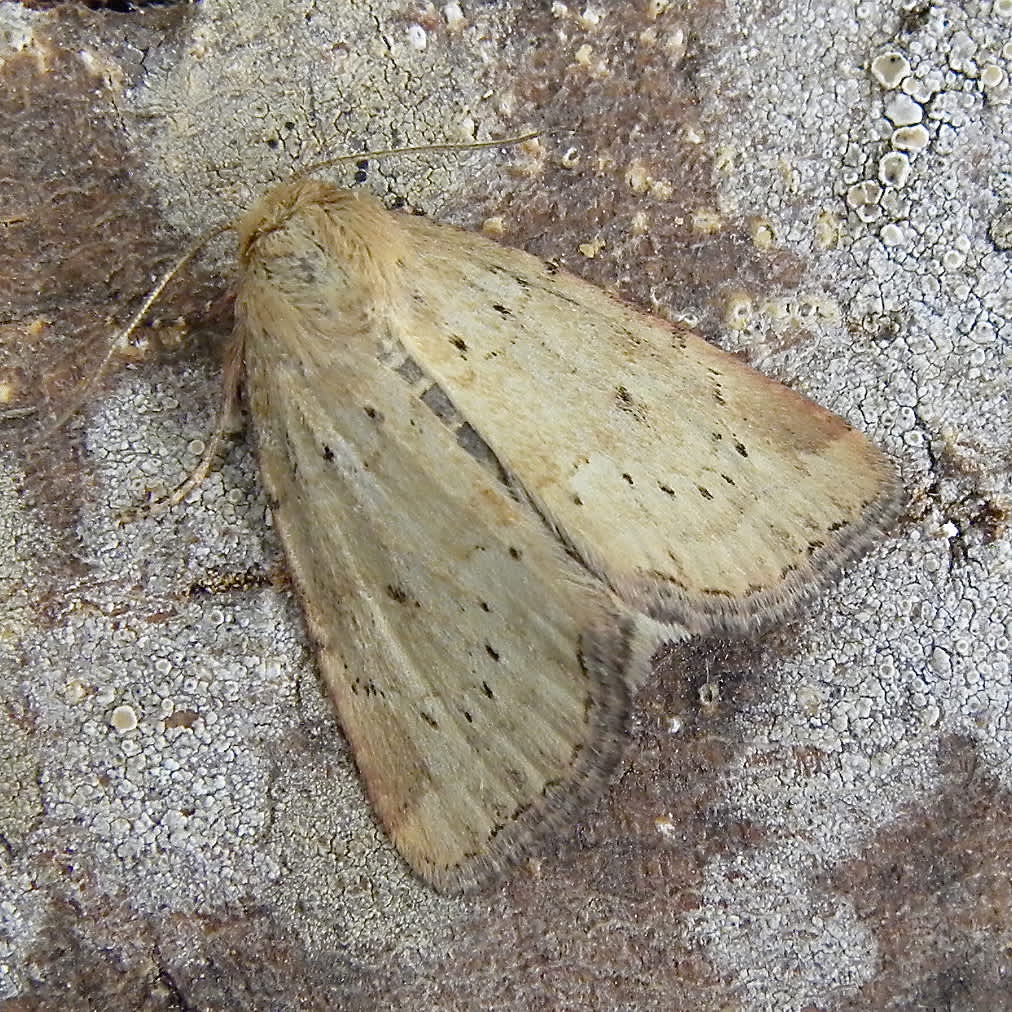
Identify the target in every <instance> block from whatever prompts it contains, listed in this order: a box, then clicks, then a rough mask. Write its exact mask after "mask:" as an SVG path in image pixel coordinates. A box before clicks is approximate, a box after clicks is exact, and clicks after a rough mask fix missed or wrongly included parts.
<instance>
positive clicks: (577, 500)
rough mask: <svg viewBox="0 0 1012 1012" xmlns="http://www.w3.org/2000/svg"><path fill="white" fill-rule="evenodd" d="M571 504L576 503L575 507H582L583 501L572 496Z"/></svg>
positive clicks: (576, 496)
mask: <svg viewBox="0 0 1012 1012" xmlns="http://www.w3.org/2000/svg"><path fill="white" fill-rule="evenodd" d="M573 502H574V503H576V505H577V506H582V505H583V500H582V499H581V498H580V497H579V496H578V495H574V496H573Z"/></svg>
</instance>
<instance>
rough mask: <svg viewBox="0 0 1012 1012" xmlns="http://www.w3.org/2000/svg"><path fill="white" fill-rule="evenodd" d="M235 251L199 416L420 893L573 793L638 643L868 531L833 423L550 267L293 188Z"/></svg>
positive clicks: (863, 539) (786, 585)
mask: <svg viewBox="0 0 1012 1012" xmlns="http://www.w3.org/2000/svg"><path fill="white" fill-rule="evenodd" d="M237 232H238V245H239V280H238V288H237V296H236V330H235V342H234V346H233V350H232V356H231V367H230V369H229V370H228V376H229V390H230V393H229V397H231V398H233V399H234V397H235V396H236V390H237V388H238V386H239V384H240V383H241V384H242V386H243V388H244V390H245V394H246V398H247V404H248V409H249V414H250V416H251V418H252V422H253V427H254V430H255V440H256V445H257V452H258V457H259V464H260V472H261V477H262V480H263V484H264V486H265V488H266V491H267V495H268V498H269V503H270V507H271V510H272V513H273V518H274V523H275V526H276V527H277V529H278V531H279V533H280V536H281V540H282V542H283V544H284V547H285V550H286V554H287V558H288V560H289V563H290V567H291V570H292V573H293V577H294V582H295V585H296V587H297V588H298V592H299V596H300V598H301V601H302V604H303V607H304V611H305V616H306V621H307V626H308V630H309V633H310V636H311V638H312V640H313V642H314V644H315V647H316V654H317V657H318V660H319V665H320V668H321V671H322V674H323V677H324V679H325V681H326V684H327V686H328V688H329V691H330V694H331V695H332V697H333V699H334V702H335V704H336V708H337V711H338V715H339V717H340V722H341V725H342V727H343V729H344V732H345V734H346V736H347V738H348V740H349V742H350V744H351V747H352V750H353V753H354V756H355V761H356V763H357V765H358V768H359V770H360V773H361V775H362V778H363V780H364V782H365V786H366V789H367V792H368V794H369V796H370V798H371V801H372V803H373V805H374V807H375V810H376V812H377V814H378V816H379V818H380V820H381V821H382V823H383V825H384V826H385V828H386V829H387V831H388V833H389V835H390V837H391V838H392V840H393V842H394V844H395V845H396V847H397V849H398V850H399V851H400V853H401V854H402V855H403V857H404V859H405V860H406V861H407V862H408V864H409V865H410V866H411V867H412V868H413V869H414V871H415V872H417V874H418V875H419V876H421V878H422V879H424V880H425V881H426V882H428V883H430V884H431V885H432V886H433V887H434V888H436V889H437V890H440V891H442V892H447V893H453V892H459V891H462V890H467V889H473V888H476V887H480V886H482V885H484V884H485V883H487V882H489V881H491V880H492V879H494V878H495V877H496V876H497V875H498V874H499V873H500V872H501V871H502V870H503V869H504V868H505V867H506V866H507V865H509V864H511V863H513V862H516V861H517V860H519V859H520V858H522V857H523V856H524V855H526V854H528V853H530V852H531V850H532V849H533V848H534V847H535V846H536V844H537V842H538V841H539V839H540V838H542V837H543V836H544V835H545V834H546V833H548V832H551V831H553V830H558V829H560V828H562V827H564V826H565V825H567V824H568V823H570V822H571V821H572V820H573V818H574V817H575V814H576V813H577V812H578V811H579V810H580V809H581V807H582V806H584V805H585V804H586V803H587V802H588V800H589V799H591V798H592V797H594V796H595V795H596V794H597V793H598V792H599V791H600V790H601V788H602V786H603V785H604V784H605V783H606V782H607V780H608V778H609V776H610V775H611V774H612V772H613V770H614V769H615V767H616V764H617V763H618V761H619V758H620V756H621V752H622V745H623V739H624V731H625V728H626V723H627V719H628V715H629V709H630V699H631V694H632V692H633V690H634V689H635V687H636V686H637V685H638V684H639V683H640V682H641V681H642V680H643V678H644V676H645V673H646V667H647V665H648V660H649V650H647V651H644V650H643V649H640V648H639V647H640V646H641V641H642V640H643V638H644V637H646V638H647V639H649V638H650V637H651V636H653V637H654V642H659V640H661V639H664V638H670V639H681V638H684V637H686V636H692V635H701V634H711V633H724V634H727V633H730V634H741V633H747V632H750V631H753V630H756V629H759V628H761V627H763V626H766V625H768V624H770V623H773V622H776V621H777V620H779V619H782V618H783V617H784V616H786V615H788V614H789V613H790V612H792V611H793V610H795V609H796V608H797V607H798V606H799V605H801V604H802V603H804V602H806V601H809V600H810V599H812V598H813V597H814V596H815V595H816V594H817V593H818V592H819V591H820V590H821V589H822V588H824V587H825V586H826V585H827V584H828V583H829V582H830V581H831V580H832V579H833V578H834V577H835V576H836V574H837V573H838V572H839V571H840V569H841V567H843V566H844V565H845V564H846V563H847V562H848V561H850V560H852V559H853V558H855V557H856V556H857V555H859V554H860V553H861V552H862V551H863V550H864V549H865V548H866V547H867V546H868V545H869V544H870V543H871V542H872V540H873V539H874V537H875V536H876V535H877V534H878V533H879V532H881V531H883V530H884V529H885V528H886V527H887V526H888V525H889V523H890V522H891V521H892V520H893V519H894V517H895V516H896V514H897V512H898V510H899V507H900V503H901V498H902V497H901V491H900V485H899V482H898V479H897V475H896V472H895V470H894V467H893V465H892V464H891V463H890V461H889V460H888V459H887V457H886V456H885V455H884V454H883V453H882V452H881V451H880V450H879V449H877V448H876V447H875V446H874V445H872V443H871V442H869V441H868V440H867V439H866V438H865V436H863V435H862V434H861V433H860V432H857V431H856V430H854V429H853V428H851V427H850V426H849V425H848V424H847V423H846V422H844V421H843V420H842V419H841V418H839V417H838V416H836V415H834V414H832V413H830V412H829V411H826V410H825V409H823V408H821V407H820V406H818V405H817V404H815V403H813V402H812V401H810V400H808V399H807V398H805V397H804V396H802V395H800V394H798V393H795V392H793V391H792V390H790V389H788V388H787V387H785V386H783V385H781V384H780V383H777V382H775V381H773V380H771V379H769V378H767V377H765V376H763V375H762V374H760V373H758V372H756V371H754V370H753V369H751V368H749V367H748V366H747V365H745V364H744V363H743V362H741V361H740V360H739V359H737V358H735V357H732V356H730V355H728V354H726V353H724V352H722V351H720V350H718V349H717V348H715V347H713V346H712V345H710V344H709V343H707V342H706V341H705V340H704V339H702V338H701V337H699V336H698V335H696V334H695V333H693V332H691V331H690V330H688V329H686V328H683V327H678V326H673V325H671V324H669V323H667V322H663V321H661V320H659V319H657V318H654V317H651V316H648V315H645V314H643V313H641V312H638V311H636V310H635V309H633V308H631V307H630V306H628V305H625V304H623V303H622V302H620V301H618V300H617V299H615V298H613V297H611V296H610V295H608V294H606V293H605V292H604V291H602V290H601V289H599V288H597V287H595V286H594V285H592V284H589V283H587V282H585V281H582V280H580V279H578V278H576V277H574V276H572V275H570V274H567V273H566V272H565V271H563V270H561V269H559V268H558V267H557V266H555V265H554V264H552V263H546V262H543V261H542V260H540V259H537V258H536V257H534V256H531V255H529V254H526V253H523V252H520V251H518V250H514V249H508V248H505V247H503V246H500V245H498V244H496V243H494V242H492V241H490V240H487V239H485V238H483V237H481V236H479V235H475V234H471V233H469V232H466V231H462V230H459V229H457V228H453V227H450V226H447V225H440V224H433V223H431V222H429V221H427V220H424V219H422V218H418V217H413V216H409V215H403V214H396V213H391V212H388V211H387V210H385V209H384V208H383V206H382V205H381V204H380V203H379V202H378V201H377V200H376V199H375V198H373V197H370V196H367V195H363V194H361V193H358V192H352V191H348V190H342V189H339V188H337V187H335V186H333V185H331V184H329V183H326V182H322V181H319V180H317V179H311V178H297V179H295V180H293V181H291V182H288V183H285V184H282V185H280V186H278V187H276V188H275V189H273V190H272V191H270V192H269V193H267V194H266V196H264V197H263V198H262V199H261V200H260V201H259V203H257V204H256V205H255V206H254V207H253V208H252V209H251V210H250V211H249V212H248V213H247V214H246V215H245V217H243V218H242V219H241V221H240V222H239V224H238V226H237ZM658 630H660V631H659V632H658Z"/></svg>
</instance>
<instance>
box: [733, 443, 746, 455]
mask: <svg viewBox="0 0 1012 1012" xmlns="http://www.w3.org/2000/svg"><path fill="white" fill-rule="evenodd" d="M734 448H735V449H736V450H737V451H738V452H739V453H740V454H741V455H742V456H743V457H747V456H748V450H746V449H745V444H744V443H739V442H735V444H734Z"/></svg>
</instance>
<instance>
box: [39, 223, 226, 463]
mask: <svg viewBox="0 0 1012 1012" xmlns="http://www.w3.org/2000/svg"><path fill="white" fill-rule="evenodd" d="M233 227H234V225H233V224H232V223H231V222H229V223H228V224H227V225H215V226H214V227H213V228H210V229H208V230H207V231H206V232H205V233H204V234H203V235H202V236H200V238H199V239H197V240H196V241H195V242H194V243H193V244H192V245H191V246H190V247H189V249H187V251H186V252H185V253H184V254H183V255H182V256H181V257H180V258H179V259H178V260H177V261H176V262H175V263H174V264H173V265H172V266H171V267H170V268H169V269H168V270H167V271H166V272H165V273H164V274H163V275H162V276H161V278H160V279H159V280H158V283H157V284H156V285H155V287H154V288H152V289H151V291H150V292H149V293H148V295H147V297H146V298H145V299H144V301H143V302H142V303H141V305H140V308H139V309H138V310H137V312H135V313H134V315H133V316H132V317H131V318H130V322H129V323H128V324H127V325H126V326H125V327H124V328H123V329H122V330H121V331H119V333H117V334H116V335H115V336H114V337H113V338H112V339H111V340H110V341H109V343H108V345H107V346H106V349H105V352H104V353H103V355H102V360H101V362H99V364H98V368H97V369H95V371H94V372H93V373H92V374H91V376H89V377H88V378H87V379H86V380H84V381H83V382H82V383H81V384H80V385H79V386H78V388H77V392H76V393H75V394H74V395H73V396H72V397H71V401H70V404H69V406H68V407H66V408H65V409H64V410H63V412H62V413H61V414H59V415H57V417H56V421H54V422H53V423H52V424H51V425H49V426H47V427H46V430H45V431H44V432H42V433H41V434H40V435H38V436H37V437H36V438H35V439H33V440H32V442H31V443H30V444H29V448H30V449H35V448H37V447H38V446H39V445H40V444H41V443H43V442H44V441H45V440H46V439H48V438H49V436H50V435H52V433H54V432H56V431H58V430H59V429H61V428H63V426H64V425H66V424H67V421H68V420H69V419H70V418H72V417H73V416H74V415H75V414H77V412H78V410H79V409H80V407H81V405H82V404H83V403H84V402H85V401H86V400H87V399H88V395H89V394H90V393H91V391H92V390H93V389H94V388H95V384H96V383H98V381H99V380H100V379H101V378H102V376H104V375H105V371H106V369H107V368H108V367H109V363H110V362H111V361H112V357H113V355H115V354H116V350H117V349H118V348H120V347H122V345H123V344H124V343H125V342H126V341H128V340H130V335H131V334H133V332H134V331H135V330H136V329H137V327H138V325H139V324H140V322H141V320H143V319H144V317H145V315H146V314H147V312H148V310H149V309H150V308H151V306H152V305H153V304H154V302H155V300H156V299H157V298H158V296H159V295H161V294H162V292H163V291H164V290H165V286H166V285H167V284H168V283H169V282H170V281H171V280H172V279H173V278H174V277H175V276H176V274H178V273H179V271H181V270H182V269H183V268H184V267H185V266H186V265H187V264H188V263H189V262H190V261H191V260H192V259H193V258H194V257H195V256H196V255H197V254H198V253H199V252H200V251H201V249H203V248H204V246H206V245H207V244H208V243H209V242H210V241H211V240H212V239H214V238H216V237H217V236H219V235H221V234H222V233H223V232H227V231H228V230H229V229H231V228H233Z"/></svg>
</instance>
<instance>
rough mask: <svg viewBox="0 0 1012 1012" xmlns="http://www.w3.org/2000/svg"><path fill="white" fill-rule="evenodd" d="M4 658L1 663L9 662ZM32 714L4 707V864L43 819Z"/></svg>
mask: <svg viewBox="0 0 1012 1012" xmlns="http://www.w3.org/2000/svg"><path fill="white" fill-rule="evenodd" d="M9 660H10V658H9V657H0V663H5V662H7V661H9ZM33 723H34V722H33V721H32V718H31V716H30V714H29V713H28V712H27V711H26V710H25V709H24V708H23V707H17V704H14V703H12V701H8V704H7V706H6V707H2V708H0V771H2V773H3V775H2V776H0V865H2V864H3V863H4V860H5V858H4V857H3V851H6V852H7V855H6V859H8V860H9V858H10V856H11V854H12V853H13V852H17V851H19V850H20V849H21V847H22V846H23V845H24V843H25V840H26V838H27V836H28V833H29V832H30V831H31V829H32V828H33V827H34V826H35V825H37V823H38V821H39V819H40V818H41V817H42V792H41V790H40V788H39V764H38V759H37V756H36V744H37V743H36V742H34V741H33V740H32V738H33V730H34V729H33Z"/></svg>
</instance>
